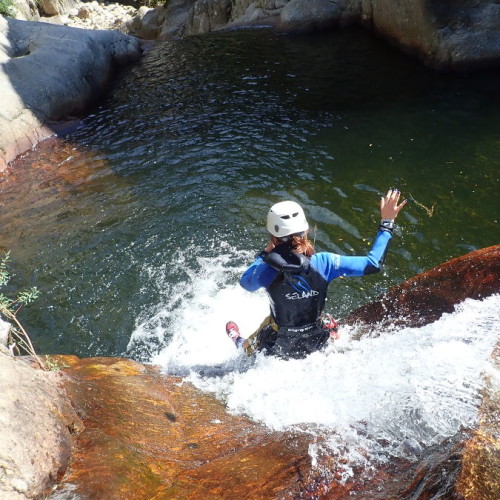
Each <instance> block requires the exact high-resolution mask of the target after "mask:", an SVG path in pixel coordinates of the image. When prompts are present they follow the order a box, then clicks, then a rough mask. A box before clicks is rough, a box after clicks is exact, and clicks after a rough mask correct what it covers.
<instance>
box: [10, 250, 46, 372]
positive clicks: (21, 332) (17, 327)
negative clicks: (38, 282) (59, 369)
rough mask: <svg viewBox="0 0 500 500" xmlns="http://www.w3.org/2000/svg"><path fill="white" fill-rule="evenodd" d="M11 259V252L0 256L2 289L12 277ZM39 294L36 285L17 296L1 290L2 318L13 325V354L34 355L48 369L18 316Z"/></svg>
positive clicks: (42, 366) (11, 332)
mask: <svg viewBox="0 0 500 500" xmlns="http://www.w3.org/2000/svg"><path fill="white" fill-rule="evenodd" d="M9 261H10V252H6V253H5V254H4V256H3V257H0V290H2V289H4V288H6V287H7V285H8V283H9V281H10V278H11V275H10V272H9V269H8V265H9ZM39 295H40V292H39V291H38V290H37V288H36V287H32V288H30V289H29V290H23V291H20V292H18V293H17V296H16V297H9V296H7V295H5V294H4V293H3V292H1V291H0V318H2V319H5V320H7V321H8V322H9V323H10V325H11V328H10V336H9V337H10V338H9V339H8V344H9V349H10V350H11V352H12V353H13V354H14V353H17V354H21V353H24V354H28V355H30V356H33V358H35V360H36V361H37V362H38V364H39V365H40V367H41V368H42V369H44V370H46V369H47V367H46V366H45V364H44V363H43V361H42V360H41V359H40V358H39V357H38V355H37V354H36V352H35V349H34V347H33V344H32V343H31V339H30V338H29V335H28V333H27V332H26V330H25V329H24V328H23V325H21V323H20V322H19V319H18V318H17V313H18V312H19V311H20V310H21V309H22V308H23V306H25V305H27V304H30V303H31V302H33V301H34V300H35V299H36V298H37V297H38V296H39Z"/></svg>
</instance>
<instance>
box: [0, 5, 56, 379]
mask: <svg viewBox="0 0 500 500" xmlns="http://www.w3.org/2000/svg"><path fill="white" fill-rule="evenodd" d="M0 1H1V0H0ZM9 260H10V252H6V253H5V254H4V256H3V257H2V258H0V288H1V287H4V286H6V285H7V284H8V283H9V280H10V273H9V270H8V267H7V266H8V263H9ZM39 295H40V292H39V291H38V290H37V288H36V287H32V288H30V289H29V290H24V291H22V292H20V293H19V294H18V295H17V297H16V298H14V299H11V298H10V297H7V296H6V295H5V294H3V293H0V317H1V316H3V317H4V318H5V319H6V320H7V321H8V322H9V323H10V324H11V328H10V333H9V336H10V339H9V349H10V350H11V352H12V353H13V354H14V353H17V354H21V352H24V353H26V354H29V355H30V356H33V357H34V358H35V359H36V361H37V362H38V364H39V365H40V367H41V368H42V369H44V370H46V369H47V367H46V366H45V364H44V363H43V361H42V360H41V359H40V358H39V357H38V355H37V354H36V352H35V349H34V347H33V344H32V343H31V340H30V338H29V336H28V334H27V332H26V330H25V329H24V328H23V326H22V325H21V323H20V322H19V320H18V318H17V314H18V313H19V311H20V310H21V309H22V308H23V306H25V305H26V304H30V303H31V302H33V301H34V300H35V299H36V298H37V297H38V296H39Z"/></svg>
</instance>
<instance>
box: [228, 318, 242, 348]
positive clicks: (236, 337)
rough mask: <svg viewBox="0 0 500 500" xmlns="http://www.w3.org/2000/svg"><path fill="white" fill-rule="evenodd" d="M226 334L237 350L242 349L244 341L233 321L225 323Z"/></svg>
mask: <svg viewBox="0 0 500 500" xmlns="http://www.w3.org/2000/svg"><path fill="white" fill-rule="evenodd" d="M226 333H227V336H228V337H229V338H230V339H231V340H232V341H233V342H234V345H235V346H236V347H237V348H240V347H243V344H244V343H245V339H244V338H243V337H241V336H240V329H239V328H238V325H237V324H236V323H235V322H234V321H228V322H227V323H226Z"/></svg>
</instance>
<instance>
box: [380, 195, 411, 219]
mask: <svg viewBox="0 0 500 500" xmlns="http://www.w3.org/2000/svg"><path fill="white" fill-rule="evenodd" d="M400 197H401V193H400V191H399V189H389V191H387V194H386V195H385V196H383V197H382V198H381V199H380V216H381V218H382V220H394V219H395V218H396V217H397V216H398V214H399V212H400V211H401V210H402V209H403V207H404V206H405V205H406V202H407V201H408V200H403V201H402V202H401V203H400V204H399V205H398V202H399V198H400Z"/></svg>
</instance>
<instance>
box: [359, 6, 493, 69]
mask: <svg viewBox="0 0 500 500" xmlns="http://www.w3.org/2000/svg"><path fill="white" fill-rule="evenodd" d="M362 15H363V19H364V22H365V23H368V24H371V25H372V26H373V29H374V30H375V31H376V32H377V33H379V34H380V35H382V36H383V37H384V38H387V39H389V40H391V41H392V42H394V43H395V44H396V45H397V46H399V47H401V48H403V49H404V50H405V51H407V52H410V53H414V54H416V55H417V56H418V57H419V58H420V59H422V60H423V61H424V62H425V63H426V64H427V65H429V66H433V67H435V68H438V69H443V70H450V69H451V70H468V69H475V68H483V67H488V66H493V65H498V64H499V63H500V29H499V26H500V4H499V3H498V2H497V1H496V0H483V1H481V2H475V1H470V0H445V1H437V0H436V1H429V0H364V1H363V14H362Z"/></svg>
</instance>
